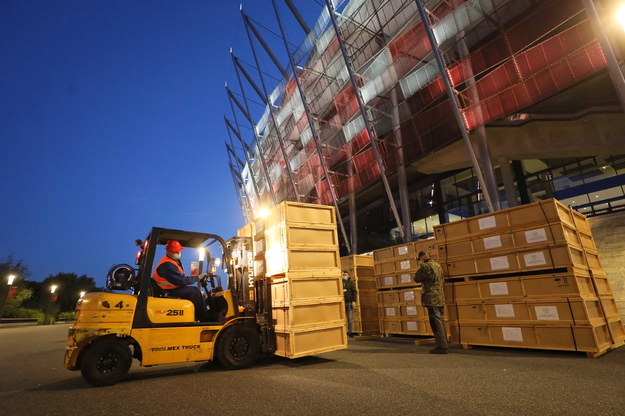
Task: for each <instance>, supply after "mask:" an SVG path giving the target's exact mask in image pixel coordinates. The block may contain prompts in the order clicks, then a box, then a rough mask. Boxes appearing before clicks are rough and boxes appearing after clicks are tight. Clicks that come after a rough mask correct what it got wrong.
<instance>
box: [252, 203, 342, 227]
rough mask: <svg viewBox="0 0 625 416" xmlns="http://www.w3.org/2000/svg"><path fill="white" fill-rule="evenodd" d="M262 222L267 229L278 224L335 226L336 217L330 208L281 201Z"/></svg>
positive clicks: (332, 208)
mask: <svg viewBox="0 0 625 416" xmlns="http://www.w3.org/2000/svg"><path fill="white" fill-rule="evenodd" d="M264 222H265V227H267V228H269V227H273V226H274V225H276V224H280V223H299V224H315V225H323V224H334V225H336V215H335V211H334V207H332V206H328V205H318V204H307V203H301V202H291V201H283V202H281V203H279V204H278V205H276V206H275V207H273V208H272V209H271V210H270V211H269V213H268V215H267V216H266V217H265V219H264Z"/></svg>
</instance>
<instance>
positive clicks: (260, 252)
mask: <svg viewBox="0 0 625 416" xmlns="http://www.w3.org/2000/svg"><path fill="white" fill-rule="evenodd" d="M252 247H253V248H252V250H253V252H254V256H255V257H260V256H262V257H263V258H264V257H265V247H266V245H265V237H264V234H261V236H260V237H259V236H257V237H255V238H254V239H253V240H252Z"/></svg>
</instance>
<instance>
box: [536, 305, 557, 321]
mask: <svg viewBox="0 0 625 416" xmlns="http://www.w3.org/2000/svg"><path fill="white" fill-rule="evenodd" d="M534 310H535V311H536V319H538V320H539V321H559V320H560V316H559V315H558V307H557V306H534Z"/></svg>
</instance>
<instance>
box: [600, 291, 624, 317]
mask: <svg viewBox="0 0 625 416" xmlns="http://www.w3.org/2000/svg"><path fill="white" fill-rule="evenodd" d="M599 301H600V302H601V309H602V311H603V314H604V315H605V317H606V319H611V318H619V319H620V313H619V310H618V306H617V305H616V301H615V300H614V296H599Z"/></svg>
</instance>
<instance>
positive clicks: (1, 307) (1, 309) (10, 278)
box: [0, 274, 15, 319]
mask: <svg viewBox="0 0 625 416" xmlns="http://www.w3.org/2000/svg"><path fill="white" fill-rule="evenodd" d="M14 280H15V275H14V274H10V275H8V276H7V283H8V285H9V287H8V288H7V295H6V296H3V297H2V298H1V299H2V300H1V302H2V303H1V304H0V319H2V314H3V313H4V305H6V303H7V300H8V299H9V296H11V286H12V285H13V281H14Z"/></svg>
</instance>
